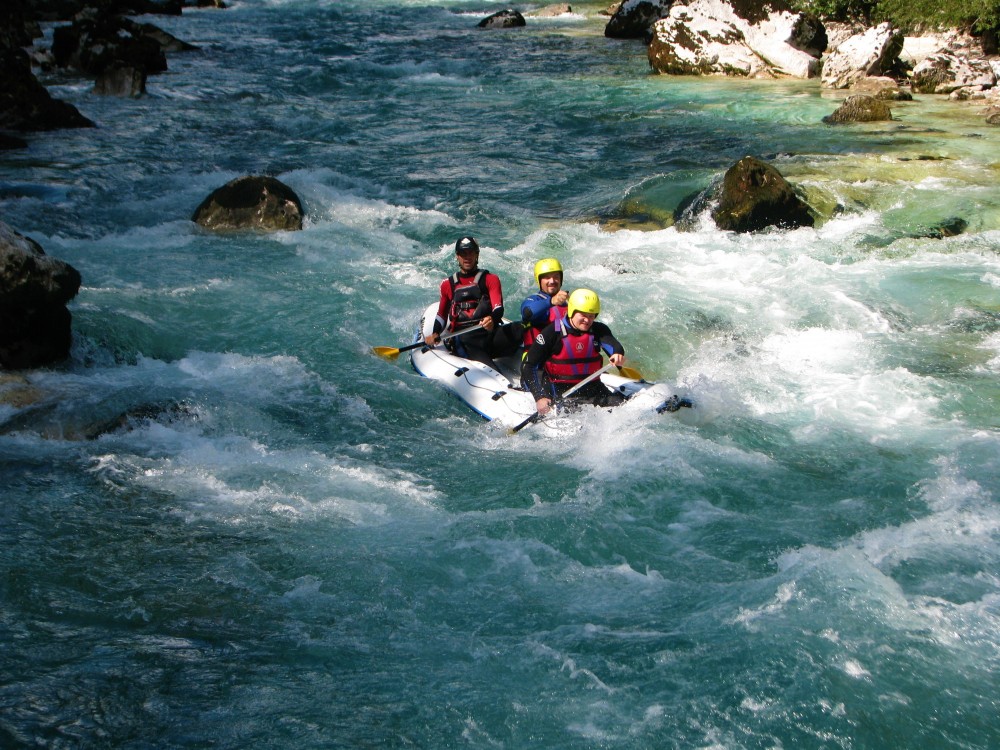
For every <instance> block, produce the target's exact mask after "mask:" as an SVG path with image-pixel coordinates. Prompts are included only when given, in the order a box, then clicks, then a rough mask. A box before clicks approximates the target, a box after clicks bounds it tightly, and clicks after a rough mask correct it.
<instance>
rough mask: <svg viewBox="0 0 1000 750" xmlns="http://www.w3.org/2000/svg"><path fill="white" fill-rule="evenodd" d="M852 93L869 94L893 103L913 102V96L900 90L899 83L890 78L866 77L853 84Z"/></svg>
mask: <svg viewBox="0 0 1000 750" xmlns="http://www.w3.org/2000/svg"><path fill="white" fill-rule="evenodd" d="M851 91H856V92H858V93H859V94H868V95H869V96H873V97H875V98H876V99H882V100H883V101H887V102H891V101H896V102H904V101H906V102H908V101H912V99H913V94H911V93H910V92H908V91H903V90H902V89H900V88H899V83H897V81H896V80H895V79H894V78H889V77H888V76H866V77H864V78H859V79H858V80H856V81H854V83H852V84H851Z"/></svg>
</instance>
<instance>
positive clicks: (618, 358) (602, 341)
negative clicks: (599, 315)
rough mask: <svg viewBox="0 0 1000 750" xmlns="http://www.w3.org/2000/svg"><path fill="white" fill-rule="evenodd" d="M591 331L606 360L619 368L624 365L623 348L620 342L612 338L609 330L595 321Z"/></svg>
mask: <svg viewBox="0 0 1000 750" xmlns="http://www.w3.org/2000/svg"><path fill="white" fill-rule="evenodd" d="M591 331H592V332H593V334H594V337H595V338H596V339H597V345H598V347H600V349H601V351H602V352H604V353H605V354H606V355H608V360H609V361H610V362H611V364H613V365H616V366H618V367H621V366H622V365H623V364H624V363H625V347H623V346H622V345H621V342H620V341H619V340H618V339H616V338H615V337H614V334H612V333H611V329H610V328H608V327H607V326H606V325H604V324H603V323H598V322H596V321H595V322H594V326H593V328H592V329H591Z"/></svg>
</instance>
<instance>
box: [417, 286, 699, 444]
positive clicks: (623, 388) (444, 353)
mask: <svg viewBox="0 0 1000 750" xmlns="http://www.w3.org/2000/svg"><path fill="white" fill-rule="evenodd" d="M436 314H437V303H434V304H432V305H430V306H429V307H428V308H427V309H426V310H425V311H424V316H423V318H421V320H420V328H419V329H418V331H417V333H416V335H415V336H414V338H413V343H417V342H419V341H421V340H422V339H423V337H424V336H425V335H427V334H429V333H431V331H432V330H433V327H434V316H435V315H436ZM495 361H496V363H497V366H498V367H499V368H500V370H499V371H497V370H494V369H493V368H492V367H490V366H488V365H485V364H483V363H482V362H476V361H475V360H470V359H465V358H464V357H459V356H457V355H455V354H453V353H452V352H450V351H449V350H448V349H447V348H446V347H445V345H444V344H438V345H437V346H433V347H427V346H424V347H418V348H416V349H413V350H411V351H410V364H412V365H413V369H414V370H416V371H417V373H419V374H420V375H423V376H424V377H425V378H429V379H431V380H434V381H436V382H437V383H439V384H440V385H442V386H444V388H445V390H447V391H449V392H450V393H451V394H453V395H454V396H457V397H458V398H459V399H461V400H462V401H463V402H465V404H466V405H467V406H468V407H469V408H471V409H472V410H473V411H475V412H477V413H478V414H479V415H480V416H482V417H484V418H485V419H488V420H490V421H495V422H497V423H498V424H501V425H504V426H507V427H514V426H516V425H519V424H521V423H522V422H524V420H525V419H527V418H528V417H530V416H531V415H532V414H534V413H535V399H534V397H533V396H532V395H531V393H530V392H529V391H526V390H523V389H522V388H521V378H520V367H521V354H520V352H518V354H517V355H515V356H513V357H503V358H498V359H496V360H495ZM601 383H603V384H604V386H605V387H606V388H607V389H608V390H609V391H618V392H619V393H621V394H623V395H624V396H625V397H626V398H628V399H629V403H630V404H631V403H633V402H636V403H642V404H647V403H648V405H649V408H650V409H656V410H657V411H676V410H677V408H678V399H677V398H676V397H675V396H674V395H673V394H674V391H673V389H671V388H670V387H669V386H668V385H667V384H666V383H649V382H647V381H645V380H635V379H632V378H626V377H623V376H621V375H612V374H611V373H604V374H602V375H601ZM671 399H673V401H671ZM681 405H687V406H690V402H689V401H688V402H686V404H681Z"/></svg>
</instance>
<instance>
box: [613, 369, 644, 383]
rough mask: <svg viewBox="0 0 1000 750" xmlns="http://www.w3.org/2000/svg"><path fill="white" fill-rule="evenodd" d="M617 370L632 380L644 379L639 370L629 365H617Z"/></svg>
mask: <svg viewBox="0 0 1000 750" xmlns="http://www.w3.org/2000/svg"><path fill="white" fill-rule="evenodd" d="M618 372H620V373H621V374H622V375H624V376H625V377H626V378H632V380H645V378H644V377H642V373H641V372H639V371H638V370H635V369H633V368H631V367H619V368H618Z"/></svg>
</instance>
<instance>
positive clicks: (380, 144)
mask: <svg viewBox="0 0 1000 750" xmlns="http://www.w3.org/2000/svg"><path fill="white" fill-rule="evenodd" d="M353 6H354V7H348V6H347V5H346V4H342V3H333V2H327V3H320V2H305V1H304V0H303V1H302V2H271V3H265V2H243V3H236V4H234V6H233V7H232V8H230V9H228V10H226V11H222V12H212V11H186V12H185V14H184V16H183V17H181V18H155V19H151V20H152V21H153V22H154V23H157V24H158V25H160V26H162V27H164V28H166V29H168V30H170V31H172V32H173V33H175V34H176V35H177V36H179V37H181V38H183V39H185V40H187V41H190V42H192V43H195V44H197V45H198V46H199V47H200V50H199V51H196V52H192V53H188V54H175V55H172V56H170V58H169V66H170V70H169V71H168V72H167V73H166V74H164V75H161V76H156V77H153V78H151V79H150V81H149V95H148V96H147V97H145V98H143V99H140V100H138V101H125V100H117V99H103V98H98V97H95V96H92V95H90V94H89V93H88V89H89V86H90V84H89V83H87V82H80V81H77V80H73V79H68V78H60V77H55V76H53V77H49V78H47V79H46V81H45V82H46V83H47V84H48V85H49V86H50V90H52V91H53V93H54V94H56V95H58V96H61V97H63V98H66V99H69V100H71V101H73V102H74V103H75V104H77V106H78V107H79V108H80V109H81V111H83V112H84V114H86V115H87V116H89V117H91V118H92V119H94V120H95V121H97V122H98V123H99V127H98V128H97V129H95V130H85V131H66V132H60V133H53V134H38V135H33V136H31V138H30V141H31V147H30V149H28V150H27V151H24V152H14V153H6V154H4V155H3V157H2V161H0V213H2V216H3V219H4V221H6V222H7V223H9V224H10V225H11V226H13V227H14V228H16V229H17V230H19V231H21V232H22V233H24V234H28V235H30V236H31V237H33V238H35V239H36V240H38V241H39V242H40V243H41V244H42V246H43V247H44V248H45V250H46V252H47V253H49V254H51V255H54V256H56V257H59V258H62V259H64V260H66V261H68V262H70V263H72V264H73V265H74V266H75V267H76V268H78V269H79V270H80V271H81V273H82V275H83V279H84V286H83V289H82V290H81V292H80V294H79V296H78V297H77V298H76V300H75V301H74V302H73V303H72V311H73V315H74V331H75V344H74V351H73V358H72V361H71V362H70V363H69V364H68V365H67V366H66V367H61V368H57V369H53V370H44V371H36V372H31V373H27V374H26V380H27V382H26V383H20V384H17V383H15V385H14V386H9V385H7V386H2V387H5V388H8V391H7V392H8V393H9V392H10V391H9V389H10V388H11V387H17V388H21V389H30V391H31V398H30V399H28V401H30V402H31V403H29V404H28V405H26V406H12V405H4V406H0V477H2V484H3V487H4V493H3V496H4V502H3V503H2V505H0V538H2V542H3V543H2V545H0V549H2V553H0V560H2V566H3V574H4V575H3V576H2V578H0V581H2V583H0V603H2V607H0V638H2V640H3V642H4V643H5V644H6V646H5V648H4V649H3V650H2V651H0V745H3V746H14V747H16V746H46V747H129V748H139V747H208V746H212V747H227V748H243V747H251V746H254V747H288V748H311V747H317V748H318V747H324V748H325V747H351V748H356V747H370V746H375V745H379V746H387V747H404V746H406V747H411V746H416V747H507V748H520V747H545V748H570V747H573V748H577V747H603V748H648V747H683V748H687V747H691V748H707V747H713V748H765V747H766V748H773V747H786V748H790V747H824V748H826V747H829V748H834V747H838V748H876V747H877V748H887V747H898V748H941V747H962V748H987V747H994V746H996V745H997V743H998V742H1000V719H998V718H997V716H998V712H997V711H996V689H997V685H998V683H1000V659H998V656H997V654H998V653H1000V651H998V648H997V647H998V644H1000V580H998V570H1000V510H998V507H997V493H998V490H1000V481H998V479H997V475H998V473H1000V472H998V468H1000V467H998V463H1000V458H998V456H1000V453H998V443H1000V432H998V428H1000V410H998V406H997V404H998V397H1000V388H998V385H997V382H998V381H997V376H998V373H1000V256H998V254H997V251H998V249H1000V188H998V187H997V175H998V169H1000V162H998V156H997V154H1000V150H998V148H997V146H998V143H1000V135H998V131H997V130H996V129H992V130H991V129H989V128H988V127H987V126H986V125H985V124H984V123H983V120H982V117H980V116H979V115H978V112H977V108H976V107H975V106H974V105H958V104H953V103H948V102H945V101H938V100H934V99H930V98H921V99H920V100H919V101H917V102H914V103H912V104H900V105H898V106H897V107H896V108H895V110H894V111H895V116H896V118H897V119H896V120H894V121H893V122H891V123H887V124H883V125H871V126H857V127H839V128H831V127H828V126H825V125H823V124H822V123H821V122H820V121H821V118H822V117H823V116H824V115H826V114H829V113H830V112H831V111H832V110H833V109H835V107H836V105H837V100H838V99H839V98H841V96H842V95H840V94H832V93H830V92H822V91H820V90H819V88H818V86H817V85H816V84H815V83H813V82H739V81H705V80H687V79H675V78H668V77H655V76H651V75H649V74H648V66H647V64H646V61H645V57H644V50H643V48H642V47H641V46H639V45H637V44H633V43H621V42H614V41H610V40H606V39H605V38H604V37H603V36H602V33H601V32H602V28H603V25H602V24H603V21H602V20H601V19H600V18H598V17H597V16H596V10H597V6H594V5H589V4H587V5H583V6H579V7H578V8H576V10H577V11H578V13H577V14H575V15H573V16H568V17H561V18H557V19H553V20H546V21H538V20H535V21H529V23H530V25H529V27H528V28H526V29H523V30H519V31H514V32H498V33H486V32H480V31H478V30H476V29H475V28H474V27H475V24H476V22H478V20H479V19H480V18H481V17H482V16H483V15H485V13H486V12H489V11H492V10H496V9H499V8H500V7H502V6H499V5H495V6H493V5H491V6H483V5H481V4H471V3H451V2H440V3H436V4H434V3H426V2H404V3H399V2H394V3H388V2H367V3H355V4H353ZM745 154H756V155H759V156H762V157H764V158H766V159H768V160H770V161H772V162H773V163H774V164H775V165H776V166H777V167H778V168H779V170H780V171H781V172H782V173H783V174H784V175H785V176H786V177H788V178H789V179H790V180H791V181H792V182H794V183H795V184H797V185H799V186H801V187H802V188H803V189H804V190H806V192H807V194H808V195H809V198H810V201H811V202H812V203H813V205H815V206H817V207H818V208H820V209H821V212H822V213H823V217H824V218H823V221H821V222H820V224H819V225H818V227H817V228H816V229H802V230H797V231H793V232H774V233H765V234H760V235H754V236H736V235H732V234H727V233H723V232H720V231H718V230H715V229H713V228H712V226H711V224H710V222H708V221H703V222H702V223H701V224H700V225H699V227H700V228H698V229H697V230H696V231H693V232H687V233H681V232H678V231H676V230H675V229H674V228H672V227H671V228H667V229H658V230H649V231H639V230H636V229H626V230H622V231H612V230H611V229H610V228H609V227H607V226H605V225H603V224H601V223H600V222H599V221H598V219H601V218H607V217H613V216H616V215H618V214H620V213H622V212H628V211H629V210H631V209H632V208H633V207H637V209H636V210H637V211H638V212H639V213H642V212H646V213H656V212H657V211H660V212H667V211H669V210H670V209H671V208H672V207H673V206H675V205H677V204H678V203H679V202H680V201H681V199H683V198H684V197H685V196H687V195H688V194H690V193H691V192H693V191H697V190H700V189H703V188H704V187H706V186H707V185H708V184H709V183H710V182H711V181H712V180H713V179H716V178H718V177H719V176H720V175H721V174H722V173H723V172H724V171H725V169H726V168H728V166H730V165H731V164H732V163H733V162H734V161H735V160H736V159H738V158H740V157H742V156H743V155H745ZM249 173H269V174H273V175H275V176H277V177H279V178H280V179H281V180H282V181H284V182H285V183H287V184H288V185H290V186H291V187H292V188H293V189H295V190H296V192H298V194H299V195H300V196H301V197H302V199H303V202H304V204H305V207H306V211H307V214H308V220H307V225H306V227H305V229H304V230H303V231H301V232H295V233H285V234H279V235H273V236H261V235H245V234H237V235H223V236H217V235H211V234H208V233H206V232H204V231H202V230H200V229H198V228H197V227H196V226H194V225H193V224H192V223H191V222H190V221H189V219H190V216H191V214H192V212H193V211H194V209H195V207H196V206H197V205H198V204H199V203H200V202H201V200H202V199H203V198H204V197H205V195H207V194H208V193H209V192H210V191H211V190H213V189H214V188H216V187H218V186H220V185H222V184H223V183H224V182H226V181H228V180H229V179H232V178H233V177H236V176H239V175H243V174H249ZM955 216H958V217H961V218H963V219H964V220H966V221H967V222H968V229H967V231H966V232H965V233H964V234H962V235H959V236H956V237H952V238H947V239H938V240H935V239H927V238H920V237H919V236H918V235H921V234H925V233H926V230H927V228H929V227H933V226H934V225H936V224H938V223H939V222H942V221H945V220H947V219H949V218H951V217H955ZM466 233H471V234H474V235H475V236H476V237H477V238H478V239H479V241H480V244H481V245H482V246H483V247H484V250H483V254H482V258H481V261H482V264H483V265H484V266H487V267H488V268H490V269H492V270H494V271H495V272H497V273H498V274H499V275H500V276H501V278H502V280H503V283H504V288H505V292H506V296H507V298H508V300H511V301H513V304H516V303H517V301H519V300H520V299H521V297H523V296H524V295H525V294H526V293H528V292H529V291H531V278H530V269H531V266H532V264H533V263H534V261H535V260H537V259H538V258H539V257H543V256H545V255H551V254H554V255H557V256H558V257H559V258H560V259H561V260H562V262H563V264H564V265H565V266H566V267H567V269H568V273H567V281H568V284H569V285H570V286H589V287H592V288H594V289H596V290H598V291H599V292H600V294H601V296H602V300H603V302H604V312H603V313H602V319H604V320H606V321H607V322H608V323H609V325H611V326H612V328H613V329H614V331H615V333H616V335H617V336H618V337H619V338H620V339H621V340H622V341H623V342H624V344H625V346H626V349H627V352H628V354H629V356H630V363H631V364H632V365H634V366H635V367H638V368H640V369H641V370H642V372H643V373H644V374H645V375H646V376H647V377H648V378H650V379H656V380H667V381H671V382H675V383H677V384H678V387H679V389H682V390H683V391H684V392H686V393H689V394H690V395H691V396H692V398H693V399H694V400H695V401H696V404H697V407H696V409H694V410H692V411H690V412H682V413H680V414H679V415H677V416H656V415H654V414H647V413H644V412H641V411H637V410H629V409H628V408H625V409H623V410H622V411H621V412H620V413H616V414H606V413H599V414H590V415H586V416H585V417H583V418H581V419H579V420H577V421H575V422H573V423H572V424H565V423H564V424H563V425H562V426H560V424H559V423H558V422H557V421H555V422H552V423H551V424H549V425H545V424H542V425H538V426H537V427H533V428H531V429H530V430H525V431H524V432H522V433H519V434H518V435H517V436H516V437H510V436H508V435H506V434H505V433H504V431H503V430H497V429H494V428H491V427H490V425H488V424H487V423H484V422H482V421H480V420H479V419H478V418H477V417H475V416H474V415H473V414H472V412H470V411H468V410H467V409H466V408H465V407H463V406H462V405H461V403H459V402H458V401H456V400H454V399H452V398H449V397H448V396H447V395H445V393H444V392H443V391H442V390H441V389H440V388H439V387H437V386H436V385H435V384H434V383H431V382H428V381H426V380H423V379H421V378H419V377H418V376H416V375H415V374H414V373H413V372H412V370H410V368H409V367H408V365H407V363H406V361H405V357H402V358H400V360H399V361H398V362H395V363H393V362H388V361H386V360H383V359H380V358H378V357H375V356H372V354H371V352H370V349H371V347H372V346H374V345H389V346H398V345H400V344H403V343H406V342H407V341H409V340H410V337H411V336H412V333H413V330H414V327H415V325H416V322H417V318H418V317H419V315H420V313H421V312H422V310H423V308H424V307H425V306H426V305H427V304H428V303H429V302H430V301H431V300H432V299H433V296H434V293H435V292H434V289H435V287H436V285H437V283H438V281H439V280H440V279H441V278H442V277H443V276H444V275H445V274H447V273H449V272H450V270H451V268H452V264H453V255H452V252H451V248H452V247H453V243H454V241H455V239H456V238H457V237H458V236H461V235H462V234H466Z"/></svg>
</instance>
